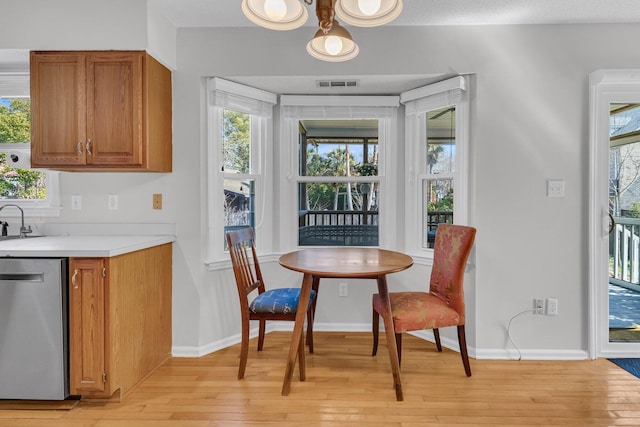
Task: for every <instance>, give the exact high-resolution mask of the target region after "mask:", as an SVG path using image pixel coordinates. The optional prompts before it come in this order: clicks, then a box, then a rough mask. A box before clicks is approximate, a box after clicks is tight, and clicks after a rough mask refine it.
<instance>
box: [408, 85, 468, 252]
mask: <svg viewBox="0 0 640 427" xmlns="http://www.w3.org/2000/svg"><path fill="white" fill-rule="evenodd" d="M467 79H468V77H463V76H459V77H455V78H452V79H448V80H445V81H442V82H438V83H435V84H433V85H429V86H425V87H422V88H418V89H414V90H411V91H408V92H405V93H403V94H402V95H401V97H400V102H402V103H403V104H405V106H406V108H405V134H406V135H405V137H406V151H405V154H406V157H405V161H406V171H405V181H406V183H407V185H406V186H405V198H406V206H407V209H406V217H405V218H406V227H407V228H406V241H407V249H408V251H410V252H411V253H413V254H414V255H417V256H426V257H431V256H432V255H431V254H432V252H433V250H432V248H433V243H434V240H435V233H436V230H437V228H438V224H441V223H455V224H467V222H468V206H469V200H468V193H469V191H468V164H467V158H468V145H469V143H468V138H469V132H468V128H469V95H468V90H467V87H468V80H467Z"/></svg>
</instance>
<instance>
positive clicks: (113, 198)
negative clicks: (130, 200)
mask: <svg viewBox="0 0 640 427" xmlns="http://www.w3.org/2000/svg"><path fill="white" fill-rule="evenodd" d="M108 205H109V210H110V211H115V210H116V209H118V195H117V194H109V197H108Z"/></svg>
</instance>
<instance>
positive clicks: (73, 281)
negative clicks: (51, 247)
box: [71, 268, 78, 289]
mask: <svg viewBox="0 0 640 427" xmlns="http://www.w3.org/2000/svg"><path fill="white" fill-rule="evenodd" d="M77 275H78V269H77V268H76V269H75V270H73V276H71V284H72V285H73V289H78V283H77V282H76V276H77Z"/></svg>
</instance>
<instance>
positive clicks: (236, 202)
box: [223, 178, 256, 250]
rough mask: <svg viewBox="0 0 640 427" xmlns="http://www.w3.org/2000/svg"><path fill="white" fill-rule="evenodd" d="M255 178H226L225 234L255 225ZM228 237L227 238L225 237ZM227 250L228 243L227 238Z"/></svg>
mask: <svg viewBox="0 0 640 427" xmlns="http://www.w3.org/2000/svg"><path fill="white" fill-rule="evenodd" d="M255 188H256V186H255V180H252V179H229V178H225V180H224V205H223V207H224V234H225V235H226V234H227V231H230V230H237V229H240V228H246V227H254V226H255V209H254V206H255ZM225 239H226V238H225ZM224 247H225V250H226V248H227V243H226V240H225V246H224Z"/></svg>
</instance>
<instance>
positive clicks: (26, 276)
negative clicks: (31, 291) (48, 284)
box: [0, 273, 44, 282]
mask: <svg viewBox="0 0 640 427" xmlns="http://www.w3.org/2000/svg"><path fill="white" fill-rule="evenodd" d="M0 281H6V282H44V273H0Z"/></svg>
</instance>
